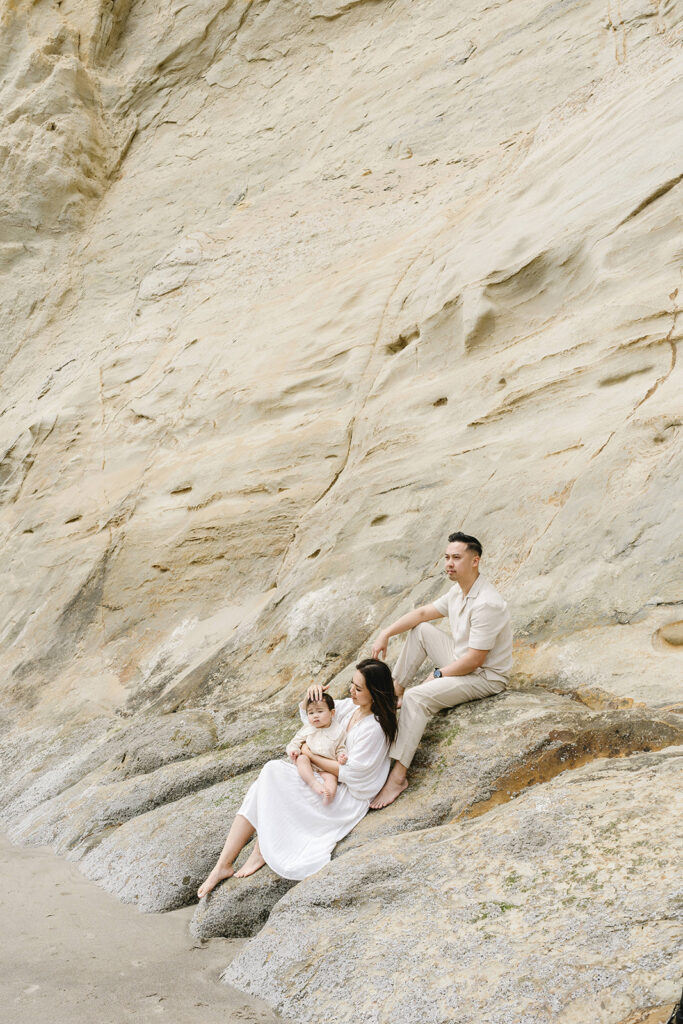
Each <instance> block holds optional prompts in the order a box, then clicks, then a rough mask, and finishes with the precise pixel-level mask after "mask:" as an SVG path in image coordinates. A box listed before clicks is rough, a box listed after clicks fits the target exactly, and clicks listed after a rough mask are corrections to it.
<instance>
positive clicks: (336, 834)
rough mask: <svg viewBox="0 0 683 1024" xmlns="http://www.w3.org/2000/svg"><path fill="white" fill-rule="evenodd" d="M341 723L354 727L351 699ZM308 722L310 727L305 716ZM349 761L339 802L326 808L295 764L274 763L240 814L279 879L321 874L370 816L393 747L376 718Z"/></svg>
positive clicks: (354, 732) (367, 721)
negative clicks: (340, 844)
mask: <svg viewBox="0 0 683 1024" xmlns="http://www.w3.org/2000/svg"><path fill="white" fill-rule="evenodd" d="M335 709H336V712H337V714H336V718H337V721H340V722H342V723H344V725H345V727H346V726H348V722H349V719H350V717H351V715H352V714H353V712H354V711H355V710H356V705H355V704H354V703H353V701H352V700H351V699H350V698H346V699H345V700H338V701H336V702H335ZM301 718H302V721H307V720H306V719H304V717H303V715H302V716H301ZM346 749H347V752H348V758H349V759H348V761H347V762H346V764H344V765H340V766H339V785H338V786H337V792H336V793H335V795H334V799H333V800H332V801H331V802H330V803H329V804H324V803H323V802H322V799H321V798H320V796H318V794H317V793H314V792H313V790H312V789H311V788H310V786H308V785H307V784H306V783H305V782H304V780H303V779H302V778H301V777H300V776H299V773H298V771H297V770H296V765H295V764H293V762H291V761H268V763H267V764H265V765H264V766H263V768H262V769H261V773H260V775H259V777H258V778H257V779H256V781H255V782H254V783H252V785H251V786H250V787H249V789H248V791H247V795H246V796H245V798H244V801H243V803H242V806H241V807H240V809H239V811H238V812H237V813H238V814H241V815H242V816H243V817H245V818H246V819H247V821H248V822H249V823H250V824H251V825H253V826H254V828H255V829H256V832H257V834H258V841H259V846H260V847H261V853H262V854H263V859H264V860H265V862H266V864H267V865H268V866H269V867H270V868H272V869H273V871H274V872H275V874H276V875H280V876H281V877H282V878H290V879H293V880H294V881H297V882H298V881H300V880H301V879H302V878H307V877H308V875H312V874H313V873H314V872H315V871H319V870H320V868H322V867H323V866H324V865H325V864H327V862H328V861H329V859H330V856H331V855H332V850H333V849H334V847H335V844H336V843H338V842H339V840H340V839H343V837H344V836H345V835H346V834H347V833H348V832H350V831H351V829H352V828H354V826H355V825H357V824H358V822H359V821H360V820H361V818H364V817H365V815H366V814H367V812H368V807H369V806H370V801H371V800H372V798H373V797H374V796H375V794H376V793H378V792H379V791H380V789H381V788H382V786H383V785H384V783H385V781H386V777H387V774H388V772H389V764H390V761H389V743H388V742H387V738H386V736H385V735H384V732H383V730H382V727H381V725H380V724H379V722H378V721H377V719H376V718H375V716H374V715H367V716H366V717H364V718H361V719H360V721H359V722H357V723H356V725H354V726H353V727H352V728H351V729H350V730H349V732H348V733H347V737H346Z"/></svg>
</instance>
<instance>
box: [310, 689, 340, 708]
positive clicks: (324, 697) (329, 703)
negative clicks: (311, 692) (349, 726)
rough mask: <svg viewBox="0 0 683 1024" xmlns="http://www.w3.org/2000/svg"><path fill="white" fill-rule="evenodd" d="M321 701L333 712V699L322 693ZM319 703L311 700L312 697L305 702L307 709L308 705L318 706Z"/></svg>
mask: <svg viewBox="0 0 683 1024" xmlns="http://www.w3.org/2000/svg"><path fill="white" fill-rule="evenodd" d="M322 700H324V701H325V703H326V704H327V706H328V708H329V709H330V711H334V698H333V697H330V695H329V693H324V694H323V695H322ZM319 703H320V702H319V701H317V700H313V698H312V697H309V698H308V700H307V701H306V708H308V705H309V704H319Z"/></svg>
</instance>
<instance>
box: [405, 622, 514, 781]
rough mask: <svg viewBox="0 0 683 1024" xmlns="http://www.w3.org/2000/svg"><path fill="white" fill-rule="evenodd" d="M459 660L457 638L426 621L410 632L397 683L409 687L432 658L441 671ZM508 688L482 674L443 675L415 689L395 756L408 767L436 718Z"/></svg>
mask: <svg viewBox="0 0 683 1024" xmlns="http://www.w3.org/2000/svg"><path fill="white" fill-rule="evenodd" d="M455 657H456V655H455V643H454V641H453V638H452V637H451V636H449V635H448V633H444V632H443V630H441V629H437V628H436V626H432V624H431V623H430V622H422V623H420V625H419V626H415V628H414V629H411V630H410V631H409V632H408V635H407V637H406V640H405V643H404V645H403V649H402V650H401V653H400V655H399V657H398V661H397V662H396V667H395V668H394V680H395V682H396V683H397V684H398V685H399V686H405V684H406V682H407V680H409V679H412V678H413V676H414V675H415V673H416V672H417V670H418V669H419V667H420V665H421V664H422V662H423V661H424V660H425V658H429V660H430V661H431V662H432V665H433V666H434V667H435V668H438V667H439V666H441V665H447V664H448V663H449V662H450V661H455ZM504 689H505V683H503V682H501V681H500V680H491V679H486V678H485V677H484V676H483V675H480V674H479V673H473V674H472V675H469V676H443V678H441V679H432V680H430V681H429V682H428V683H422V684H421V685H420V686H411V687H410V689H409V690H406V692H405V693H404V695H403V705H402V707H401V711H400V715H399V720H398V736H397V737H396V740H395V741H394V744H393V746H392V748H391V756H392V757H393V758H395V759H396V760H397V761H400V762H401V764H402V765H405V767H406V768H407V767H408V766H409V765H410V762H411V761H412V760H413V756H414V754H415V751H416V750H417V747H418V744H419V742H420V740H421V739H422V733H423V732H424V731H425V727H426V725H427V722H428V721H429V719H430V718H431V716H432V715H434V714H436V712H437V711H442V710H443V709H444V708H452V707H455V705H456V704H464V703H465V702H466V701H469V700H480V698H482V697H492V696H493V695H494V694H496V693H501V692H502V691H503V690H504Z"/></svg>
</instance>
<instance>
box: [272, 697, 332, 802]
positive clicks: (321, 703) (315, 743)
mask: <svg viewBox="0 0 683 1024" xmlns="http://www.w3.org/2000/svg"><path fill="white" fill-rule="evenodd" d="M302 707H303V705H302ZM306 715H307V717H308V725H303V726H302V727H301V728H300V729H299V731H298V733H297V734H296V736H294V738H293V739H292V740H291V742H290V743H288V744H287V753H288V754H289V756H290V757H291V759H292V760H293V761H295V762H296V767H297V771H298V772H299V775H300V776H301V778H302V779H303V780H304V782H306V783H307V784H308V785H309V786H310V787H311V789H312V790H313V792H314V793H318V794H319V795H320V796H321V797H322V798H323V803H324V804H329V802H330V801H331V800H333V799H334V794H335V793H336V792H337V777H336V775H333V774H332V772H323V771H321V772H320V774H317V772H318V769H316V771H315V772H314V770H313V764H312V763H311V760H310V758H309V757H308V756H307V755H306V754H302V753H301V747H302V745H303V744H304V743H306V744H307V745H308V749H309V750H310V751H311V753H312V754H320V756H321V757H330V758H332V759H333V760H334V761H338V762H339V764H346V761H347V755H346V733H345V731H344V727H343V726H341V725H337V724H336V723H335V721H334V701H333V700H332V698H331V697H330V695H329V693H324V694H323V696H322V700H311V699H310V698H309V699H308V700H307V701H306Z"/></svg>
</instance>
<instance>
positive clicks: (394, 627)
mask: <svg viewBox="0 0 683 1024" xmlns="http://www.w3.org/2000/svg"><path fill="white" fill-rule="evenodd" d="M435 611H436V609H432V607H431V605H422V606H421V607H420V608H414V609H413V610H412V612H406V614H405V615H402V616H401V618H400V619H396V621H395V622H392V623H391V625H390V626H387V627H386V629H383V630H382V632H383V633H384V635H385V636H387V637H390V636H398V634H399V633H406V632H407V631H408V630H409V629H414V628H415V626H419V625H420V623H421V622H430V621H431V620H432V619H434V618H437V615H435V614H434V612H435ZM441 617H442V616H441Z"/></svg>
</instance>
